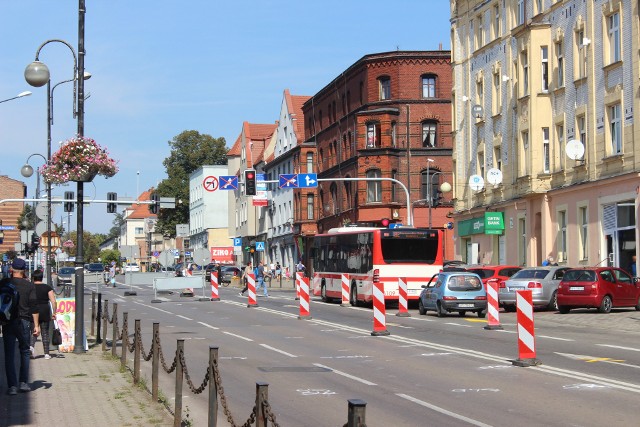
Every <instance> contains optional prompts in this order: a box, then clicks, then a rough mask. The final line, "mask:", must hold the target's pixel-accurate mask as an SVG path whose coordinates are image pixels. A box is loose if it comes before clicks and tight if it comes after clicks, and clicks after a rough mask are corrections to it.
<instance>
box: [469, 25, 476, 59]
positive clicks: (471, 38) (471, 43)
mask: <svg viewBox="0 0 640 427" xmlns="http://www.w3.org/2000/svg"><path fill="white" fill-rule="evenodd" d="M469 49H470V51H471V52H473V51H474V50H476V34H475V32H474V29H473V19H472V20H471V21H469Z"/></svg>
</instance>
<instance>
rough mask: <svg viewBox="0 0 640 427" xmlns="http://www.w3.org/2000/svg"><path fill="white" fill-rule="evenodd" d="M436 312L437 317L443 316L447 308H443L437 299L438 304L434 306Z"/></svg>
mask: <svg viewBox="0 0 640 427" xmlns="http://www.w3.org/2000/svg"><path fill="white" fill-rule="evenodd" d="M436 313H437V314H438V317H444V316H446V315H447V310H445V309H444V307H442V304H441V303H440V301H438V304H437V306H436Z"/></svg>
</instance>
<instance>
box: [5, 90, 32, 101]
mask: <svg viewBox="0 0 640 427" xmlns="http://www.w3.org/2000/svg"><path fill="white" fill-rule="evenodd" d="M29 95H31V92H29V91H28V90H25V91H24V92H20V93H19V94H17V95H16V96H14V97H13V98H8V99H3V100H2V101H0V104H2V103H3V102H7V101H11V100H14V99H18V98H22V97H23V96H29Z"/></svg>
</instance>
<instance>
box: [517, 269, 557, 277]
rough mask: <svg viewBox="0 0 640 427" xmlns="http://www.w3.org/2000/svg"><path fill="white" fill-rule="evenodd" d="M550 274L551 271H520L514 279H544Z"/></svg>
mask: <svg viewBox="0 0 640 427" xmlns="http://www.w3.org/2000/svg"><path fill="white" fill-rule="evenodd" d="M547 274H549V270H533V269H530V270H527V269H525V270H520V271H518V272H517V273H516V274H514V275H513V276H511V278H512V279H544V278H545V277H547Z"/></svg>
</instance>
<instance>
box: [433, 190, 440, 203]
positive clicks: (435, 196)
mask: <svg viewBox="0 0 640 427" xmlns="http://www.w3.org/2000/svg"><path fill="white" fill-rule="evenodd" d="M441 203H442V191H440V190H437V191H435V193H434V194H433V207H436V206H440V204H441Z"/></svg>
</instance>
